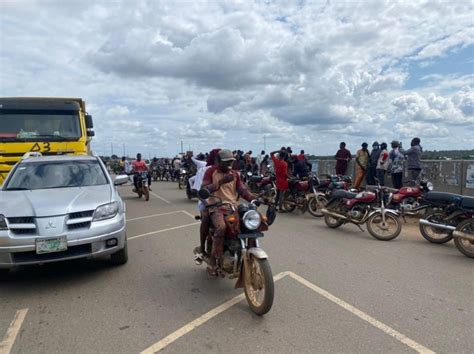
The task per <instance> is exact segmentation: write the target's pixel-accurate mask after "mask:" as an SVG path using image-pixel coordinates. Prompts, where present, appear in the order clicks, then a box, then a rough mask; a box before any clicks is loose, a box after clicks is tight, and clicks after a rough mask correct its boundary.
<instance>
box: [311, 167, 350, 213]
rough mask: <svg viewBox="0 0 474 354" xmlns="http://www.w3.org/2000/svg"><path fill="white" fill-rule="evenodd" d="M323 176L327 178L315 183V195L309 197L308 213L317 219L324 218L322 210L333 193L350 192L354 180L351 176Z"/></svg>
mask: <svg viewBox="0 0 474 354" xmlns="http://www.w3.org/2000/svg"><path fill="white" fill-rule="evenodd" d="M322 176H323V177H326V178H325V179H324V180H321V181H320V180H319V179H317V181H315V182H314V183H313V193H312V194H310V195H309V196H308V211H309V213H310V214H311V215H313V216H314V217H317V218H320V217H323V216H324V214H323V212H322V211H321V209H322V208H324V207H325V206H326V204H327V202H328V200H329V199H330V197H331V193H332V192H333V191H335V190H345V191H348V190H349V188H350V186H351V184H352V178H351V177H349V176H331V175H322Z"/></svg>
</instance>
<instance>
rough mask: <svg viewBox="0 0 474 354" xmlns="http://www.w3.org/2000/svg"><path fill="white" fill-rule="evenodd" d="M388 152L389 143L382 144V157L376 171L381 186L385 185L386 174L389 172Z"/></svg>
mask: <svg viewBox="0 0 474 354" xmlns="http://www.w3.org/2000/svg"><path fill="white" fill-rule="evenodd" d="M388 157H389V154H388V151H387V143H382V144H380V156H379V159H378V161H377V168H376V170H375V175H376V176H377V179H378V180H379V183H380V185H381V186H384V185H385V173H386V172H387V170H388Z"/></svg>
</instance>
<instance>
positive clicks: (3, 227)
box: [0, 214, 8, 230]
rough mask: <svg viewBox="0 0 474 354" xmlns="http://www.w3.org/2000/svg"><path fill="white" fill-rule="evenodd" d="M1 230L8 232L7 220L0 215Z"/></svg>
mask: <svg viewBox="0 0 474 354" xmlns="http://www.w3.org/2000/svg"><path fill="white" fill-rule="evenodd" d="M0 230H8V225H7V218H6V217H5V216H3V215H1V214H0Z"/></svg>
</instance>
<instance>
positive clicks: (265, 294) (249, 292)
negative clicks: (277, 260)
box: [243, 256, 275, 316]
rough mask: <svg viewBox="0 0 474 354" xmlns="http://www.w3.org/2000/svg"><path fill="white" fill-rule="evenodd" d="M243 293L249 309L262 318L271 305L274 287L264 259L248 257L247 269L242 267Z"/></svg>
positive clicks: (268, 266)
mask: <svg viewBox="0 0 474 354" xmlns="http://www.w3.org/2000/svg"><path fill="white" fill-rule="evenodd" d="M243 277H244V292H245V298H246V299H247V303H248V304H249V307H250V309H251V310H252V311H253V312H254V313H255V314H257V315H259V316H263V315H265V314H266V313H268V311H270V309H271V308H272V305H273V299H274V296H275V295H274V294H275V285H274V283H273V274H272V269H271V268H270V264H269V263H268V260H266V259H258V258H255V257H253V256H250V259H249V261H248V269H247V267H245V265H244V274H243Z"/></svg>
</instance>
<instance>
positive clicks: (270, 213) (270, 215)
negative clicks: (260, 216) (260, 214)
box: [266, 205, 277, 226]
mask: <svg viewBox="0 0 474 354" xmlns="http://www.w3.org/2000/svg"><path fill="white" fill-rule="evenodd" d="M266 216H267V223H268V226H270V225H272V224H273V223H274V222H275V219H276V216H277V213H276V208H275V206H274V205H270V206H269V207H268V209H267V214H266Z"/></svg>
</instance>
